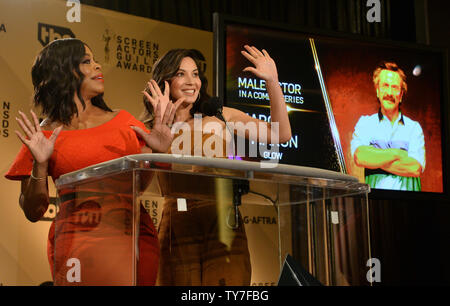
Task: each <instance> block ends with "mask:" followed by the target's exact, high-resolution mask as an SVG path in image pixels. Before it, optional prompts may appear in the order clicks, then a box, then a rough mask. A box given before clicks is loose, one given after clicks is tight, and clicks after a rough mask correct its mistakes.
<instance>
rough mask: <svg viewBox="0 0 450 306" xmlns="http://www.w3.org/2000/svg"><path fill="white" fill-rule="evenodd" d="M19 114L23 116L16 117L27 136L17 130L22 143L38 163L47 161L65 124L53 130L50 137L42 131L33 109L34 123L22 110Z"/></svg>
mask: <svg viewBox="0 0 450 306" xmlns="http://www.w3.org/2000/svg"><path fill="white" fill-rule="evenodd" d="M19 114H20V117H21V118H17V117H16V120H17V122H18V123H19V125H20V127H21V128H22V131H23V132H24V133H25V134H26V136H27V137H25V136H23V135H22V133H20V132H19V131H15V133H16V135H17V136H18V137H19V139H20V140H21V141H22V143H23V144H25V145H26V146H27V147H28V149H29V150H30V152H31V154H32V155H33V158H34V160H35V161H36V162H37V163H45V162H47V161H48V160H49V159H50V157H51V156H52V153H53V148H54V145H55V141H56V138H57V137H58V135H59V133H60V132H61V130H62V128H63V126H62V125H61V126H59V127H57V128H56V129H55V130H54V131H53V133H52V135H51V136H50V138H47V137H45V135H44V133H42V130H41V127H40V125H39V120H38V119H37V116H36V114H35V113H34V112H33V111H31V116H32V118H33V123H32V122H31V121H30V120H29V119H28V117H27V116H26V115H25V114H24V113H22V112H21V111H19Z"/></svg>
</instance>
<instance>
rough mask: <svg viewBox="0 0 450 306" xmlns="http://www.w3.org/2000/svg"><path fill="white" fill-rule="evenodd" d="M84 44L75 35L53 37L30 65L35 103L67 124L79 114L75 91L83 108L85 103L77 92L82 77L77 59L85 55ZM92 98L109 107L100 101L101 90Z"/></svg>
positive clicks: (44, 113)
mask: <svg viewBox="0 0 450 306" xmlns="http://www.w3.org/2000/svg"><path fill="white" fill-rule="evenodd" d="M85 45H86V44H85V43H83V42H82V41H81V40H79V39H76V38H64V39H58V40H55V41H53V42H51V43H49V44H48V45H47V46H45V47H44V48H43V49H42V50H41V52H40V53H39V54H38V56H37V57H36V60H35V62H34V64H33V67H32V68H31V79H32V81H33V86H34V95H33V102H34V105H35V106H40V107H41V108H42V114H43V115H45V116H47V117H48V118H49V119H50V120H51V121H52V122H55V121H56V122H61V123H63V124H66V125H68V124H70V121H71V119H72V117H73V116H74V115H75V114H76V115H78V110H77V107H76V104H75V101H74V100H73V98H74V95H75V93H76V94H77V96H78V98H79V99H80V101H81V104H82V105H83V108H84V107H86V104H85V102H84V100H83V98H82V97H81V92H80V88H81V83H82V82H83V79H84V75H83V73H81V71H80V63H81V61H82V60H83V58H84V55H85V48H84V46H85ZM86 46H87V45H86ZM91 102H92V104H93V105H94V106H97V107H99V108H101V109H103V110H106V111H112V110H111V109H110V108H109V107H108V106H107V105H106V103H105V101H103V94H101V95H98V96H96V97H94V98H92V99H91Z"/></svg>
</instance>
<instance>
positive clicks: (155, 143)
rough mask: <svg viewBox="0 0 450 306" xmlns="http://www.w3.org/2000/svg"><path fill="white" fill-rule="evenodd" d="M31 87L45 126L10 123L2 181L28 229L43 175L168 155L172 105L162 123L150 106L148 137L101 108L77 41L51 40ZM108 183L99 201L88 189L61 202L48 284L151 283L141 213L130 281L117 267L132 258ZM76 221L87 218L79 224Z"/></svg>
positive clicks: (124, 209)
mask: <svg viewBox="0 0 450 306" xmlns="http://www.w3.org/2000/svg"><path fill="white" fill-rule="evenodd" d="M32 81H33V86H34V97H33V98H34V105H35V106H36V107H40V108H41V109H42V114H43V116H45V117H46V119H44V121H42V123H41V124H39V122H38V119H37V116H36V115H35V113H34V112H33V111H31V118H29V117H28V116H27V115H25V114H24V113H22V112H19V114H20V115H19V117H18V118H16V120H17V122H18V124H19V126H20V127H21V129H22V133H21V132H19V131H16V134H17V136H18V137H19V138H20V140H21V141H22V143H23V146H22V148H21V149H20V152H19V153H18V155H17V157H16V159H15V160H14V162H13V165H12V166H11V168H10V169H9V171H8V172H7V174H6V175H5V176H6V178H8V179H11V180H20V181H21V194H20V199H19V203H20V207H21V208H22V210H23V211H24V213H25V216H26V218H27V219H28V220H30V221H31V222H36V221H38V220H39V219H40V218H41V217H42V216H43V215H44V213H45V212H46V210H47V207H48V205H49V193H48V185H47V177H48V176H51V177H52V179H53V180H56V179H57V178H58V177H60V176H61V175H63V174H65V173H69V172H72V171H76V170H79V169H82V168H84V167H87V166H91V165H94V164H97V163H101V162H104V161H108V160H112V159H115V158H119V157H122V156H125V155H129V154H138V153H141V152H145V153H150V152H166V151H167V149H168V148H169V145H170V142H171V140H172V139H173V136H172V135H171V132H170V128H169V127H168V124H169V123H172V121H173V118H174V114H175V110H176V107H177V106H176V105H175V104H174V105H173V107H172V106H170V107H169V108H167V109H166V110H165V112H164V116H163V118H161V109H160V107H159V106H157V110H156V113H157V116H156V117H157V120H156V125H154V127H153V129H152V132H151V133H149V131H148V130H147V129H146V128H145V126H144V125H143V124H142V123H141V122H140V121H138V120H136V119H135V118H134V117H133V116H132V115H131V114H129V113H128V112H126V111H124V110H111V109H110V108H109V107H108V106H107V105H106V103H105V102H104V101H103V92H104V79H103V74H102V71H101V66H100V64H99V63H97V62H96V61H95V59H94V55H93V54H92V51H91V50H90V49H89V47H88V46H87V45H86V44H85V43H83V42H82V41H80V40H78V39H60V40H56V41H53V42H51V43H50V44H49V45H47V46H46V47H45V48H43V50H42V51H41V52H40V53H39V55H38V56H37V58H36V60H35V63H34V65H33V68H32ZM136 127H138V128H139V136H138V135H137V134H136V131H135V129H136ZM143 130H144V131H145V132H143ZM23 133H24V134H23ZM109 183H111V184H110V185H107V186H106V187H103V189H102V192H103V193H102V196H99V195H98V192H89V191H88V190H89V189H90V190H92V188H94V190H95V187H92V186H90V187H89V188H87V191H86V192H85V193H84V196H83V194H81V193H77V195H76V196H74V194H65V195H63V196H61V195H60V196H61V199H62V203H61V207H60V212H59V216H58V217H57V221H56V223H55V222H53V223H52V226H51V228H50V232H49V239H48V258H49V262H50V265H51V268H52V275H53V278H54V281H55V284H90V285H100V284H105V285H113V284H117V285H118V284H131V283H129V281H130V279H137V284H139V285H153V284H154V283H155V280H156V273H157V267H158V260H159V244H158V239H157V235H156V232H155V229H154V226H153V223H152V221H151V219H150V218H149V216H148V214H146V213H145V211H144V210H141V224H140V236H139V247H138V249H139V253H138V258H139V261H138V269H137V277H135V276H134V274H133V272H130V269H128V268H127V267H126V268H123V269H122V268H121V265H124V266H127V264H126V262H128V261H129V260H130V259H129V257H130V255H131V253H130V251H129V250H131V245H132V244H131V243H130V241H131V240H130V239H131V238H127V236H130V233H129V230H128V229H126V228H124V225H123V224H124V220H126V219H124V218H128V217H130V209H131V208H130V207H131V206H130V203H131V200H130V199H129V198H127V196H126V192H124V193H122V194H121V192H120V182H118V181H114V180H113V179H111V180H110V181H109ZM122 185H123V184H122ZM97 187H99V186H97ZM97 191H98V189H97ZM75 197H76V199H75ZM80 216H90V217H92V216H94V218H93V219H92V218H91V219H92V220H90V222H88V223H86V222H82V221H83V220H82V218H80ZM100 220H101V222H100ZM84 221H86V220H84ZM125 227H126V226H125ZM124 230H125V232H124ZM127 232H128V234H127ZM83 234H84V235H83ZM55 239H56V240H55ZM100 246H102V247H103V248H100V249H101V250H102V251H101V252H99V251H98V250H99V247H100ZM77 260H78V264H80V265H81V276H78V279H77V278H76V277H75V280H74V275H71V274H70V268H71V267H72V264H73V263H74V262H77ZM122 270H123V271H122ZM117 275H121V276H120V277H118V276H117ZM84 281H85V282H84Z"/></svg>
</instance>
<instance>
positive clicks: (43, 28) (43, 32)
mask: <svg viewBox="0 0 450 306" xmlns="http://www.w3.org/2000/svg"><path fill="white" fill-rule="evenodd" d="M70 37H72V38H75V34H73V32H72V30H71V29H69V28H64V27H59V26H55V25H51V24H45V23H40V22H39V23H38V40H39V42H40V43H41V44H42V46H44V47H45V46H46V45H47V44H48V43H49V42H51V41H54V40H56V39H61V38H70Z"/></svg>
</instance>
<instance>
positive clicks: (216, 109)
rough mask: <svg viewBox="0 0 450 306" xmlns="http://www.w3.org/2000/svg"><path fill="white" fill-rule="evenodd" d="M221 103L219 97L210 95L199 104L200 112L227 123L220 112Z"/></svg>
mask: <svg viewBox="0 0 450 306" xmlns="http://www.w3.org/2000/svg"><path fill="white" fill-rule="evenodd" d="M222 109H223V103H222V100H221V99H220V98H219V97H211V98H209V99H208V101H206V102H203V103H202V104H201V105H200V112H201V113H202V114H204V115H206V116H214V117H217V118H219V119H220V120H222V121H223V122H225V123H227V122H226V120H225V118H224V117H223V113H222Z"/></svg>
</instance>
